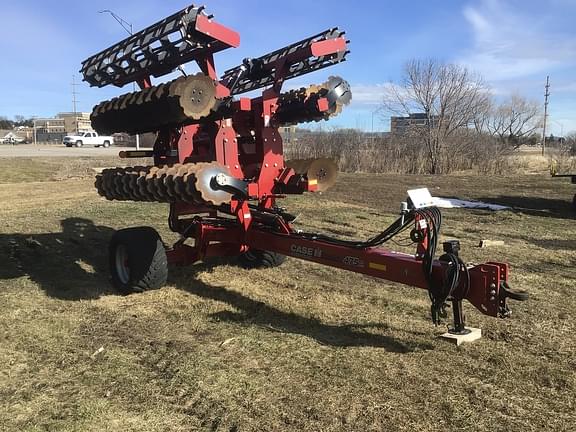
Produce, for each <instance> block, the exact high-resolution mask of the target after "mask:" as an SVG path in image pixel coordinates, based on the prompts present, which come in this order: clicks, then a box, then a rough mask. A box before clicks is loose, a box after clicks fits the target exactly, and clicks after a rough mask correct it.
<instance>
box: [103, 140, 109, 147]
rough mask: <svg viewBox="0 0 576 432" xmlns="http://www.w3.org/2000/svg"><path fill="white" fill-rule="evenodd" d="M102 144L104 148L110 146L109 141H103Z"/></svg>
mask: <svg viewBox="0 0 576 432" xmlns="http://www.w3.org/2000/svg"><path fill="white" fill-rule="evenodd" d="M102 146H103V147H104V148H108V147H110V141H104V144H102Z"/></svg>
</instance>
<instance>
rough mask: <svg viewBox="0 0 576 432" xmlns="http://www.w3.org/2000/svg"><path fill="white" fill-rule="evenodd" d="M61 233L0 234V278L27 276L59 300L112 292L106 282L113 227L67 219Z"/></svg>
mask: <svg viewBox="0 0 576 432" xmlns="http://www.w3.org/2000/svg"><path fill="white" fill-rule="evenodd" d="M61 226H62V232H58V233H41V234H2V235H0V260H1V263H2V264H1V265H0V279H4V280H5V279H14V278H19V277H22V276H28V277H29V278H30V279H31V280H32V281H34V282H36V283H37V284H38V285H39V286H40V288H42V289H43V290H44V291H45V292H46V294H48V295H49V296H51V297H55V298H58V299H63V300H87V299H97V298H99V297H100V296H102V295H106V294H111V293H113V290H112V287H111V286H110V284H109V283H108V263H107V251H108V242H109V240H110V237H111V236H112V234H113V233H114V230H113V229H112V228H109V227H105V226H97V225H94V223H93V222H92V221H91V220H88V219H83V218H68V219H64V220H62V221H61Z"/></svg>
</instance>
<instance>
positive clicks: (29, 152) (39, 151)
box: [0, 144, 134, 158]
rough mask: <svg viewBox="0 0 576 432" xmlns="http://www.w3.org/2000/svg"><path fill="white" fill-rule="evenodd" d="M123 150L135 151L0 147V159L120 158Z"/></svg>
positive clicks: (30, 146)
mask: <svg viewBox="0 0 576 432" xmlns="http://www.w3.org/2000/svg"><path fill="white" fill-rule="evenodd" d="M121 150H134V147H116V146H112V147H108V148H104V147H80V148H77V147H66V146H64V145H34V144H19V145H0V158H10V157H75V158H79V157H94V156H118V152H120V151H121Z"/></svg>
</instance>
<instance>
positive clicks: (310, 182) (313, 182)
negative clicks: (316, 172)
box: [308, 180, 318, 185]
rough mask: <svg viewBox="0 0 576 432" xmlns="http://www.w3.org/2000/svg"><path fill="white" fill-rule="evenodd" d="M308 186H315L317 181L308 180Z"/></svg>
mask: <svg viewBox="0 0 576 432" xmlns="http://www.w3.org/2000/svg"><path fill="white" fill-rule="evenodd" d="M308 184H309V185H317V184H318V180H308Z"/></svg>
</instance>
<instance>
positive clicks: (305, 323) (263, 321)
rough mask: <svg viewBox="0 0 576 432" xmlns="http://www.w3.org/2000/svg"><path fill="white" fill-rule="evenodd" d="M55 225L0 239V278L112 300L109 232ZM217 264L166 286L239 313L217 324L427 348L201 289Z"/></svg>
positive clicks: (174, 276) (346, 342) (58, 293)
mask: <svg viewBox="0 0 576 432" xmlns="http://www.w3.org/2000/svg"><path fill="white" fill-rule="evenodd" d="M61 225H62V232H59V233H43V234H33V235H30V234H4V235H1V236H0V260H1V262H2V265H1V266H0V279H3V280H8V279H14V278H18V277H22V276H28V277H29V278H30V279H31V280H32V281H33V282H35V283H37V284H38V286H39V287H40V288H41V289H43V290H44V291H45V292H46V294H47V295H48V296H50V297H54V298H58V299H63V300H84V299H97V298H99V297H100V296H103V295H117V293H116V292H115V291H114V289H113V288H112V286H111V284H110V282H109V276H108V275H109V269H108V259H107V251H108V243H109V241H110V238H111V236H112V234H113V233H114V229H112V228H109V227H105V226H97V225H95V224H94V223H93V222H92V221H90V220H88V219H82V218H68V219H64V220H62V221H61ZM223 263H226V264H232V263H233V262H232V261H230V260H216V261H214V262H213V263H212V264H208V265H206V264H203V265H196V266H193V267H190V268H184V269H182V268H176V269H171V277H170V284H172V285H175V286H176V287H177V288H179V289H182V290H184V291H186V292H188V293H190V294H193V295H197V296H199V297H203V298H206V299H210V300H216V301H220V302H223V303H226V304H228V305H230V306H232V307H234V308H235V309H238V310H240V311H241V312H239V313H234V312H231V311H227V312H222V313H218V314H215V315H213V316H212V317H213V318H214V319H217V320H221V321H231V322H236V323H240V324H246V325H258V326H262V327H264V328H266V329H268V330H271V331H279V332H285V333H293V334H301V335H304V336H308V337H311V338H313V339H315V340H317V341H318V342H319V343H321V344H325V345H331V346H372V347H382V348H385V349H386V350H388V351H392V352H398V353H405V352H410V351H414V350H424V349H432V348H433V345H432V344H430V343H418V342H400V341H398V340H396V339H394V338H392V337H390V336H385V335H381V334H374V333H369V332H367V331H366V330H367V329H369V328H373V329H374V328H376V329H387V326H386V325H385V324H378V323H368V324H362V325H358V324H356V325H354V324H350V325H336V324H325V323H323V322H321V321H320V320H319V319H316V318H307V317H303V316H300V315H297V314H294V313H290V312H285V311H282V310H280V309H278V308H275V307H273V306H271V305H267V304H265V303H263V302H261V301H258V300H254V299H252V298H250V297H248V296H246V295H244V294H241V293H239V292H236V291H232V290H229V289H226V288H223V287H217V286H211V285H207V284H205V283H203V282H202V281H200V280H198V279H197V278H195V274H196V273H198V272H199V271H206V270H208V271H210V270H211V269H212V268H213V267H215V266H217V265H220V264H223ZM256 271H257V270H256ZM134 295H137V294H134ZM358 307H361V306H360V305H359V306H358Z"/></svg>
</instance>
